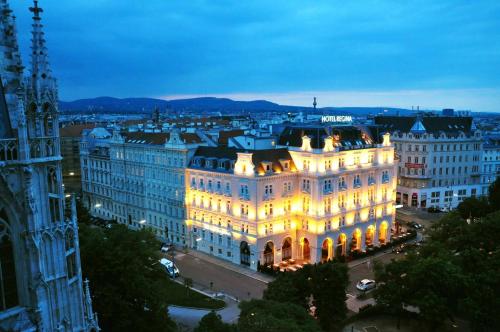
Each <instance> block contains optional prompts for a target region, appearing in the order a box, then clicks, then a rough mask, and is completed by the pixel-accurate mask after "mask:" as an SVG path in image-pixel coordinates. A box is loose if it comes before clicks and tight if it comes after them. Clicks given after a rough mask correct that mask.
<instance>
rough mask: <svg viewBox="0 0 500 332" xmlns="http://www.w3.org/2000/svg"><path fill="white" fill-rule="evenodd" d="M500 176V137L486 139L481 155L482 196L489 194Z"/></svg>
mask: <svg viewBox="0 0 500 332" xmlns="http://www.w3.org/2000/svg"><path fill="white" fill-rule="evenodd" d="M499 174H500V135H487V136H485V137H484V142H483V150H482V155H481V183H482V187H483V188H482V194H483V195H487V194H488V188H489V186H490V185H491V184H492V183H493V182H495V180H496V179H497V177H498V175H499Z"/></svg>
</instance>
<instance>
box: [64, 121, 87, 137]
mask: <svg viewBox="0 0 500 332" xmlns="http://www.w3.org/2000/svg"><path fill="white" fill-rule="evenodd" d="M92 128H95V123H85V124H77V125H70V126H66V127H63V128H61V129H59V135H60V136H61V137H80V136H82V132H83V131H84V130H85V129H92Z"/></svg>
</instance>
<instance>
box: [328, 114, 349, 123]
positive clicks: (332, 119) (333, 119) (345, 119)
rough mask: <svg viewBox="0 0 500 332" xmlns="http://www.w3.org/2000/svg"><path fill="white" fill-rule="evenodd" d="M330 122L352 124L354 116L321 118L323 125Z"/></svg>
mask: <svg viewBox="0 0 500 332" xmlns="http://www.w3.org/2000/svg"><path fill="white" fill-rule="evenodd" d="M328 122H342V123H346V122H352V116H350V115H323V116H322V117H321V123H328Z"/></svg>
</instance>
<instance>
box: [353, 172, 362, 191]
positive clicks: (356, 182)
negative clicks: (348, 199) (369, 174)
mask: <svg viewBox="0 0 500 332" xmlns="http://www.w3.org/2000/svg"><path fill="white" fill-rule="evenodd" d="M353 186H354V187H355V188H356V187H361V178H360V177H359V174H356V175H355V176H354V183H353Z"/></svg>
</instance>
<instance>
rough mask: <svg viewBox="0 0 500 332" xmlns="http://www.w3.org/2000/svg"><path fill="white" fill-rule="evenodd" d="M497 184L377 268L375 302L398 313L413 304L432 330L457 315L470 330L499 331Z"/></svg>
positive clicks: (499, 227) (499, 262) (499, 254)
mask: <svg viewBox="0 0 500 332" xmlns="http://www.w3.org/2000/svg"><path fill="white" fill-rule="evenodd" d="M497 184H498V181H497V182H495V184H494V185H493V186H492V188H493V189H491V190H490V197H488V199H487V200H486V199H484V198H480V199H468V200H466V201H464V203H462V204H461V206H460V207H459V209H458V211H454V212H451V213H448V214H447V215H445V216H444V217H443V218H441V220H439V221H438V222H436V223H435V224H434V225H433V226H432V227H431V229H430V231H429V234H428V240H427V242H426V243H425V244H424V245H423V246H422V247H421V248H419V249H418V251H416V252H413V253H410V254H408V255H407V256H406V257H405V259H403V260H399V261H393V262H391V263H389V264H387V265H386V266H378V267H377V273H376V275H377V280H378V281H379V284H380V285H379V287H378V289H377V290H376V293H375V296H376V299H377V303H378V304H380V305H382V306H385V307H386V308H388V309H389V310H392V311H393V312H395V313H398V314H400V313H401V312H402V311H403V310H404V308H405V307H406V306H414V307H416V308H418V311H419V315H420V316H421V318H422V319H424V320H425V321H427V322H428V323H429V326H430V327H431V328H433V329H436V328H437V327H438V326H439V324H440V323H442V322H443V321H444V320H445V319H446V318H450V319H453V317H461V318H465V319H467V320H468V321H469V322H470V325H471V329H472V330H473V331H488V330H490V329H491V330H500V316H499V315H498V309H500V278H498V273H499V272H500V246H499V245H498V235H499V234H500V211H498V209H499V208H500V205H493V204H496V203H493V202H495V199H496V198H494V197H492V196H491V195H492V194H495V193H496V192H497V188H498V185H497ZM464 211H465V213H464ZM485 211H487V212H485ZM471 215H472V218H471Z"/></svg>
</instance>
